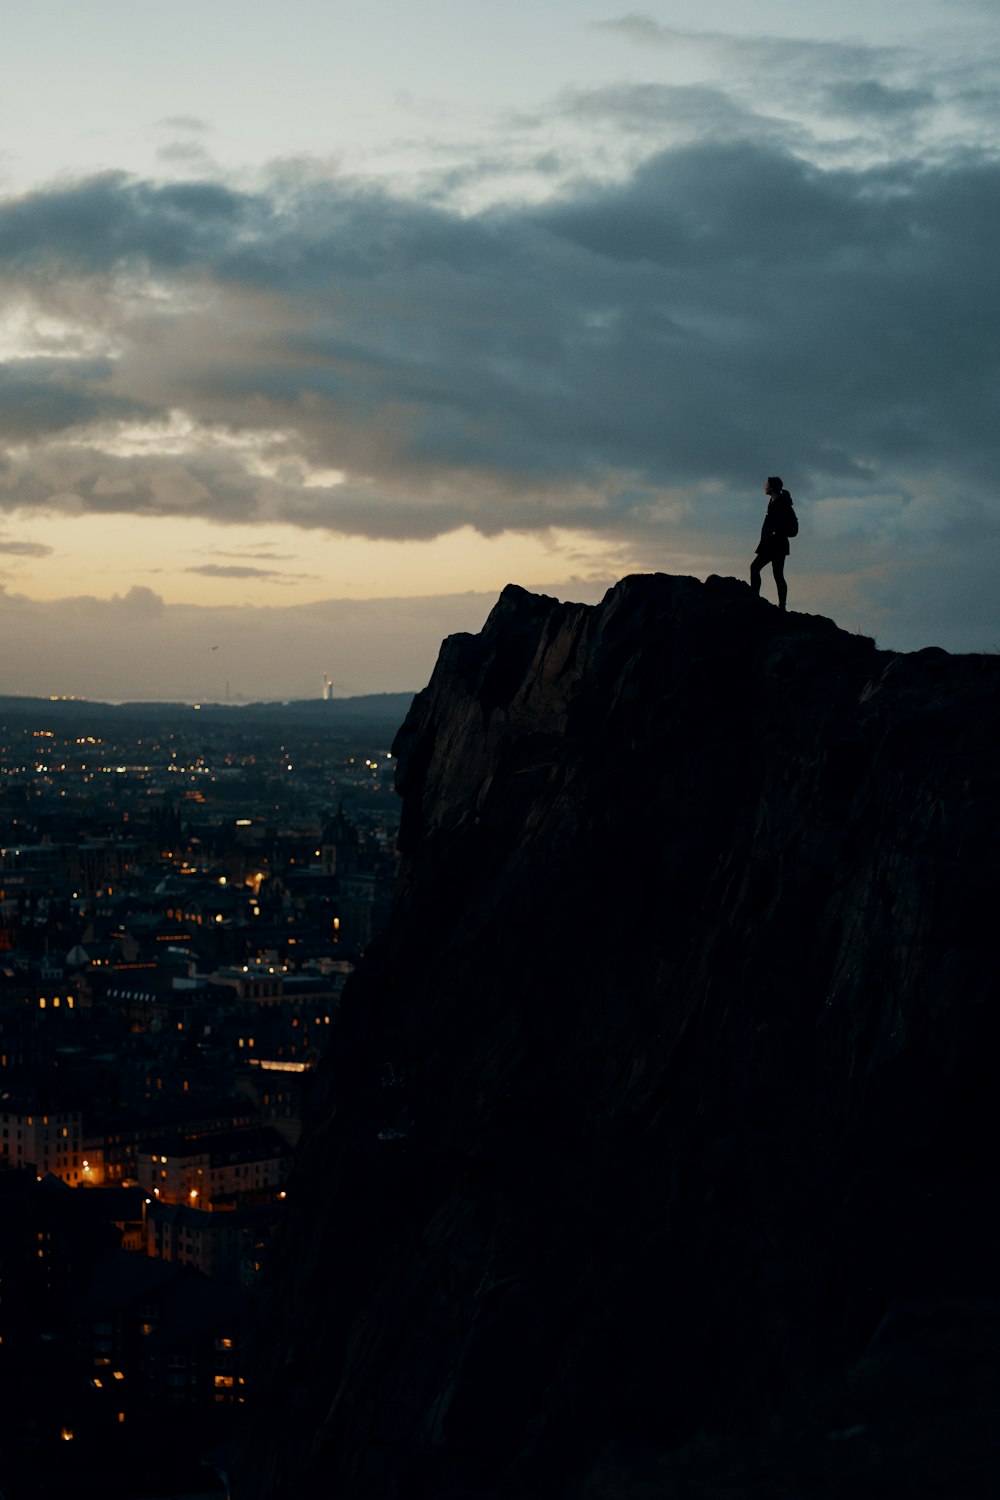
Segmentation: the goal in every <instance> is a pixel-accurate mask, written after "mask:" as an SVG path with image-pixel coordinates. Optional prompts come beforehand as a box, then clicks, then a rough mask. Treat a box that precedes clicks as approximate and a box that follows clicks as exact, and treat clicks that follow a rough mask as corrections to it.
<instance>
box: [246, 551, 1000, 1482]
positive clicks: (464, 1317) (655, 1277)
mask: <svg viewBox="0 0 1000 1500" xmlns="http://www.w3.org/2000/svg"><path fill="white" fill-rule="evenodd" d="M998 721H1000V659H997V658H994V657H985V656H966V657H955V656H949V655H947V654H946V653H945V652H943V651H939V650H935V649H930V650H926V651H921V652H918V653H916V654H913V655H896V654H893V653H891V652H880V651H878V650H876V648H875V645H874V643H873V642H872V641H871V640H868V639H866V638H864V637H860V636H854V635H848V634H845V633H844V632H842V631H841V630H839V629H838V628H837V627H836V626H835V625H834V624H833V623H832V622H831V621H829V620H825V619H822V618H819V617H813V616H808V615H798V614H787V615H785V614H781V613H779V612H778V611H777V610H775V609H774V608H773V607H772V606H770V605H769V604H767V603H765V602H763V601H762V600H759V599H755V598H753V597H752V596H751V594H750V592H749V589H748V588H747V587H746V586H745V585H744V584H741V583H737V582H736V581H734V580H731V579H720V578H710V579H708V580H707V582H705V583H700V582H698V581H696V580H694V579H690V578H674V577H666V576H662V575H657V576H643V577H632V578H627V579H625V580H624V581H623V582H622V583H620V584H619V585H618V586H617V587H616V588H614V589H613V590H611V592H610V593H609V594H608V595H607V597H606V598H605V600H604V601H603V603H602V604H600V605H599V606H593V607H590V606H583V605H569V604H560V603H557V602H556V601H555V600H552V599H548V598H544V597H537V596H533V595H530V594H528V593H525V592H524V591H523V590H521V589H518V588H515V587H511V588H508V589H506V590H505V592H504V593H503V595H502V596H501V598H500V600H499V602H498V604H497V606H496V608H495V609H494V611H493V613H492V615H491V616H490V619H489V621H488V622H487V624H486V626H485V628H484V629H483V631H482V633H481V634H480V635H478V636H475V637H472V636H456V637H452V638H451V639H449V640H447V641H445V643H444V645H443V646H442V649H441V654H440V658H439V661H438V664H437V667H436V669H435V672H434V675H433V677H432V680H431V682H430V684H429V686H428V687H427V688H426V690H425V691H424V692H422V693H421V694H419V695H418V697H417V698H416V699H415V701H414V704H413V707H412V709H411V711H410V714H409V717H408V719H407V721H406V724H405V726H404V727H403V729H402V731H401V732H400V734H399V737H398V741H397V746H396V749H397V754H398V758H399V770H398V788H399V791H400V793H401V795H402V797H403V823H402V831H401V838H400V846H401V855H402V862H401V872H400V879H399V886H398V891H397V896H396V901H395V906H394V911H393V916H392V920H391V923H390V927H389V930H388V932H387V933H386V935H385V937H384V939H383V941H382V943H381V946H380V947H379V948H378V951H377V952H373V954H372V956H371V958H370V960H369V961H368V962H367V963H366V965H365V966H364V967H363V969H362V970H361V971H360V972H359V973H358V974H357V975H356V976H355V977H354V978H353V979H352V981H351V983H350V984H349V986H348V990H347V992H346V994H345V998H344V1003H343V1008H342V1011H341V1014H340V1016H339V1018H338V1021H337V1025H336V1028H335V1032H334V1036H333V1039H332V1043H331V1046H330V1049H329V1053H328V1056H327V1058H326V1060H325V1063H324V1066H323V1069H322V1071H321V1075H320V1077H319V1080H318V1084H317V1090H316V1095H315V1099H314V1106H313V1120H312V1124H311V1127H310V1129H309V1131H308V1133H307V1136H306V1137H305V1139H304V1141H303V1143H302V1146H301V1148H300V1153H299V1157H298V1162H297V1169H296V1175H295V1177H294V1178H293V1184H292V1192H291V1199H292V1202H291V1208H290V1220H289V1225H288V1231H287V1233H286V1234H285V1235H284V1238H283V1240H282V1243H281V1245H280V1246H279V1250H278V1254H277V1256H276V1276H275V1284H274V1292H273V1306H272V1308H271V1313H270V1322H269V1324H268V1329H267V1336H266V1340H265V1350H264V1353H263V1355H262V1358H261V1368H260V1370H259V1373H258V1397H257V1399H258V1411H259V1413H260V1417H259V1420H258V1422H257V1429H258V1432H257V1437H256V1438H255V1440H254V1442H253V1443H252V1444H251V1445H250V1448H249V1451H248V1454H247V1455H246V1457H245V1469H246V1473H247V1475H250V1474H252V1476H253V1481H252V1482H251V1479H250V1478H249V1477H245V1478H244V1484H243V1490H242V1493H245V1494H251V1493H254V1494H258V1495H261V1496H264V1497H267V1500H292V1497H295V1500H301V1497H311V1496H318V1495H323V1496H327V1495H329V1496H331V1497H337V1500H348V1497H350V1500H355V1497H364V1500H369V1497H370V1500H418V1497H419V1500H423V1497H428V1500H429V1497H434V1500H439V1497H440V1500H446V1497H447V1500H459V1497H465V1500H472V1497H480V1496H482V1497H485V1496H491V1497H505V1500H513V1497H534V1496H539V1497H541V1496H545V1497H561V1496H567V1497H577V1496H579V1497H581V1500H582V1497H587V1500H598V1497H610V1496H635V1497H636V1500H639V1497H642V1500H650V1497H652V1496H654V1495H655V1496H660V1495H664V1496H673V1495H692V1496H693V1495H706V1494H711V1495H714V1494H719V1495H720V1496H721V1495H723V1494H725V1495H726V1496H731V1495H737V1494H740V1495H741V1494H743V1493H746V1494H747V1495H750V1494H751V1493H752V1494H753V1495H755V1496H762V1495H772V1494H773V1495H785V1494H788V1495H789V1496H792V1495H796V1496H800V1495H803V1494H811V1493H813V1492H814V1491H813V1489H811V1488H810V1484H811V1482H812V1481H811V1479H810V1475H811V1474H812V1475H813V1476H814V1477H816V1476H819V1477H817V1478H816V1486H817V1487H816V1489H815V1493H817V1494H821V1493H822V1494H828V1493H836V1494H840V1493H851V1494H852V1495H854V1494H861V1495H867V1494H868V1493H871V1494H873V1495H874V1494H879V1495H884V1494H892V1493H897V1492H898V1493H904V1492H905V1493H908V1494H923V1493H927V1494H932V1493H933V1494H939V1493H955V1494H962V1495H963V1496H970V1495H975V1494H979V1493H980V1492H981V1493H983V1494H986V1493H989V1492H991V1490H990V1488H989V1486H991V1485H995V1484H996V1479H997V1473H996V1468H995V1464H996V1447H995V1443H994V1438H995V1430H994V1428H993V1423H995V1418H994V1417H993V1415H992V1413H993V1411H994V1409H995V1408H994V1406H993V1405H991V1404H990V1403H991V1402H993V1401H994V1400H995V1396H996V1394H997V1393H998V1390H1000V1357H998V1348H1000V1340H998V1330H1000V1302H998V1301H995V1300H993V1299H995V1298H996V1295H997V1294H996V1286H997V1280H998V1270H997V1257H998V1250H997V1244H998V1236H997V1229H998V1198H997V1185H998V1184H997V1164H996V1153H997V1141H998V1139H1000V1135H998V1131H997V1128H996V1127H997V1119H996V1116H997V1105H996V1099H997V1090H996V1085H995V1082H994V1074H995V1072H996V1069H997V1067H998V1063H1000V1011H998V996H997V989H996V978H995V976H996V956H995V936H994V933H995V912H996V910H997V899H996V897H997V853H998V851H997V812H998V808H1000V788H998V756H997V745H998ZM984 1403H985V1404H984ZM987 1413H988V1415H987ZM831 1474H833V1475H834V1476H840V1478H839V1480H837V1481H836V1482H834V1483H833V1487H832V1489H827V1488H825V1485H826V1482H827V1478H828V1477H829V1475H831ZM901 1475H903V1476H904V1477H905V1476H907V1475H909V1477H910V1479H911V1480H912V1483H909V1484H908V1485H907V1484H906V1483H904V1482H903V1481H902V1480H900V1476H901ZM945 1475H946V1476H949V1477H950V1478H952V1479H954V1480H955V1487H954V1489H949V1488H948V1487H947V1485H945V1487H944V1488H940V1487H939V1488H934V1485H935V1484H938V1485H940V1484H941V1483H943V1482H944V1481H943V1478H942V1476H945ZM741 1476H742V1477H741ZM782 1476H785V1477H784V1478H783V1477H782ZM880 1476H881V1477H880ZM956 1476H957V1478H956ZM786 1480H787V1483H786ZM897 1480H900V1488H899V1489H898V1490H896V1489H894V1488H893V1485H894V1484H895V1482H896V1481H897ZM758 1481H759V1483H758ZM821 1481H822V1482H821ZM838 1483H839V1484H840V1486H841V1487H840V1488H838ZM923 1484H928V1485H930V1488H927V1489H926V1491H925V1490H924V1489H923V1488H921V1485H923ZM741 1485H744V1486H745V1487H744V1488H741ZM755 1485H757V1487H754V1486H755ZM979 1485H983V1486H984V1487H983V1488H982V1490H980V1488H978V1487H977V1486H979ZM769 1486H770V1487H769ZM240 1493H241V1491H240V1490H237V1494H240Z"/></svg>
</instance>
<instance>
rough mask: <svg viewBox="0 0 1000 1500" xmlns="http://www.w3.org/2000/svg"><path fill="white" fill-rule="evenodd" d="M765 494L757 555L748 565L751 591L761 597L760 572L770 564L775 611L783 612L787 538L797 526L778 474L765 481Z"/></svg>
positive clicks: (787, 550)
mask: <svg viewBox="0 0 1000 1500" xmlns="http://www.w3.org/2000/svg"><path fill="white" fill-rule="evenodd" d="M764 494H765V495H767V496H768V502H767V512H766V514H765V516H764V524H763V526H762V527H761V528H760V541H759V542H758V543H757V555H756V557H755V558H754V560H753V562H752V563H751V564H750V587H751V588H752V589H753V591H754V593H755V594H759V593H760V570H761V568H762V567H763V566H764V564H765V563H770V564H771V572H772V573H773V574H774V582H775V585H776V586H777V590H778V608H779V609H784V607H785V600H786V599H787V598H788V585H787V584H786V582H785V558H786V557H787V556H788V553H789V550H790V549H789V546H788V538H789V537H790V536H797V535H798V530H799V523H798V521H797V520H796V517H795V510H794V508H793V506H792V497H791V495H790V494H789V493H788V491H787V490H786V489H785V487H784V485H783V484H782V482H781V480H780V479H779V478H778V476H777V474H772V475H771V476H770V477H769V478H768V479H767V480H766V481H765V484H764Z"/></svg>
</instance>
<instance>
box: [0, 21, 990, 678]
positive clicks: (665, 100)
mask: <svg viewBox="0 0 1000 1500" xmlns="http://www.w3.org/2000/svg"><path fill="white" fill-rule="evenodd" d="M7 31H8V36H7V43H6V51H7V55H8V59H9V67H8V76H7V78H6V79H5V83H4V88H3V91H2V93H0V122H2V124H3V127H4V141H5V149H4V152H3V154H2V155H0V286H2V301H0V621H2V623H3V627H4V632H5V639H6V641H7V647H8V650H7V671H6V673H5V682H4V690H5V691H6V692H9V693H17V694H29V695H41V696H45V695H48V694H71V693H72V694H79V695H80V696H89V697H96V698H107V699H119V698H177V699H181V700H197V699H200V698H203V699H206V700H214V701H225V700H226V699H229V700H231V701H236V702H238V701H244V700H246V699H261V698H285V697H307V696H319V695H320V691H321V688H320V684H321V681H322V678H323V675H324V674H328V675H329V677H330V679H331V680H332V683H333V691H334V692H335V693H336V694H337V695H338V696H340V695H351V694H360V693H367V692H379V691H409V690H416V689H418V688H420V687H421V686H422V685H423V683H424V682H426V680H427V678H428V676H429V674H430V670H431V668H432V666H433V662H434V659H435V656H436V653H437V648H438V645H439V643H440V640H441V639H442V637H443V636H445V635H447V634H450V633H452V632H453V631H455V630H477V629H478V628H479V627H480V626H481V625H482V623H483V621H484V619H485V617H486V615H487V614H488V612H489V609H490V608H491V606H492V604H493V602H494V601H495V599H496V597H497V595H498V594H499V592H500V590H501V589H502V587H503V586H504V585H505V584H506V583H508V582H516V583H519V584H521V585H523V586H524V587H526V588H530V589H536V590H538V591H541V592H547V593H552V594H555V595H556V596H558V597H561V598H566V599H574V600H582V601H585V602H596V601H597V600H598V599H599V598H600V597H601V596H602V594H603V593H604V592H605V590H606V589H607V588H608V587H610V586H611V585H612V584H613V583H614V582H615V581H616V580H617V579H618V578H619V577H621V576H623V575H625V574H627V573H629V572H643V571H662V572H669V573H686V574H692V575H694V576H697V577H702V578H703V577H705V576H707V575H708V574H710V573H721V574H732V575H735V576H737V577H746V573H747V568H748V565H749V561H750V558H751V556H752V553H753V548H754V546H755V544H756V540H757V534H758V530H759V526H760V520H761V516H762V512H763V496H762V493H761V491H762V484H763V480H764V477H765V476H766V475H767V474H768V473H773V472H775V471H777V472H780V473H781V475H782V477H783V478H784V480H785V483H786V484H787V485H788V487H789V488H790V489H791V491H792V493H793V496H794V497H795V500H796V505H797V508H798V511H799V516H800V523H801V532H800V535H799V537H798V538H797V539H796V541H795V542H794V543H793V550H792V558H791V562H790V566H789V570H788V572H789V586H790V593H789V604H790V607H791V608H793V609H802V610H806V611H809V612H815V613H822V614H827V615H830V616H832V617H833V618H834V619H835V620H836V621H837V622H838V624H840V625H842V626H844V627H845V628H848V629H852V630H858V631H861V632H863V633H865V634H870V635H873V636H875V637H876V638H877V639H878V642H879V644H880V645H882V646H886V647H889V648H892V649H900V650H914V649H919V648H920V647H922V646H925V645H931V644H934V645H942V646H944V647H946V648H947V649H950V650H953V651H975V650H992V649H995V648H996V646H997V644H998V642H1000V616H998V606H997V598H996V588H995V583H994V576H993V575H994V572H995V568H994V565H993V556H992V554H993V547H991V545H990V543H991V542H992V541H994V540H995V539H996V536H997V531H998V509H997V498H996V490H995V479H994V475H995V472H996V468H997V461H996V460H997V455H996V453H995V447H996V438H995V436H994V431H995V419H994V415H993V409H992V408H993V405H994V401H993V395H994V391H995V386H996V376H997V363H998V360H997V356H998V350H997V335H996V330H995V318H993V317H992V316H991V308H992V303H993V301H994V300H995V292H994V291H993V288H994V283H995V269H994V266H995V253H994V248H993V247H994V242H995V239H996V214H997V208H996V205H997V202H998V195H997V186H998V182H997V178H998V163H997V147H998V132H997V121H996V108H995V102H994V101H995V97H996V92H995V84H996V75H997V71H998V63H1000V25H998V20H997V16H996V12H995V9H994V8H993V7H991V6H990V5H987V4H982V3H978V0H948V3H945V0H918V3H913V4H908V5H907V6H905V7H904V6H902V5H890V6H883V7H878V8H873V7H871V6H868V5H862V4H860V3H856V0H852V3H846V4H845V3H838V4H836V5H834V4H832V3H825V0H820V3H817V4H815V5H813V6H810V7H809V8H808V10H807V12H805V13H804V12H803V8H802V7H798V6H794V5H792V4H791V3H790V0H762V3H759V4H757V5H755V6H753V7H750V8H748V7H746V6H745V5H737V4H735V3H732V0H707V3H701V4H698V5H695V4H694V3H693V0H672V3H669V4H668V3H665V0H658V3H652V4H648V5H646V6H644V7H643V8H642V10H641V11H626V10H618V9H616V8H615V7H609V6H607V5H603V4H594V3H584V0H544V3H542V4H538V3H535V4H532V5H530V6H529V5H526V4H523V3H521V0H517V3H514V4H510V5H505V6H504V7H503V8H502V10H501V8H500V7H498V6H496V5H495V4H491V3H486V0H461V3H458V0H432V3H431V4H430V5H429V6H428V7H424V8H422V9H421V10H420V11H415V10H413V8H412V7H406V6H404V5H403V4H402V3H401V0H390V3H386V4H385V5H383V6H382V7H380V8H379V10H378V11H377V12H371V13H370V14H368V15H364V14H360V13H356V12H355V10H354V8H349V7H342V6H329V5H319V4H318V3H315V0H290V3H289V4H288V5H286V6H284V7H282V8H281V9H280V11H274V12H271V11H269V10H267V9H266V8H265V9H262V10H261V11H260V12H258V13H247V12H246V10H245V8H241V9H237V8H236V7H235V6H233V5H231V4H230V3H229V0H220V3H217V4H215V5H214V6H212V7H210V8H206V7H205V6H203V5H201V6H197V7H196V6H194V5H193V4H190V3H188V0H181V3H179V5H178V6H176V7H174V8H173V10H172V11H171V14H170V16H165V15H158V14H154V13H153V12H149V11H142V12H139V11H137V10H136V8H135V7H131V6H127V5H125V4H124V3H121V0H98V3H96V4H94V5H92V6H89V7H87V8H86V11H85V12H84V11H83V10H82V9H81V8H79V7H74V6H72V5H71V4H69V3H61V0H50V3H47V4H43V5H39V6H37V7H33V8H31V9H30V10H28V9H23V10H21V11H20V12H19V13H18V14H16V15H14V16H12V17H11V18H8V25H7Z"/></svg>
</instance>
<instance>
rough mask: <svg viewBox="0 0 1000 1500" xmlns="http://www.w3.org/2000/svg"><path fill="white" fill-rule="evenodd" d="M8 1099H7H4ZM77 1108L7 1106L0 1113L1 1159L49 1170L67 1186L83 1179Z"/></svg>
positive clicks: (39, 1171) (39, 1170)
mask: <svg viewBox="0 0 1000 1500" xmlns="http://www.w3.org/2000/svg"><path fill="white" fill-rule="evenodd" d="M5 1102H8V1101H5ZM80 1140H81V1128H80V1111H79V1110H78V1109H74V1110H49V1111H46V1110H35V1109H27V1108H23V1107H22V1108H20V1109H14V1108H11V1107H8V1108H7V1109H5V1110H4V1112H3V1113H2V1114H0V1162H2V1163H3V1164H4V1165H5V1166H8V1167H31V1168H33V1169H34V1172H35V1175H36V1176H37V1177H45V1176H46V1175H47V1174H48V1173H51V1174H52V1176H53V1177H58V1178H60V1179H61V1180H62V1181H63V1182H65V1183H68V1184H69V1186H70V1187H77V1186H79V1184H80V1183H82V1182H84V1181H85V1180H86V1179H85V1176H84V1167H83V1152H82V1149H81V1144H80Z"/></svg>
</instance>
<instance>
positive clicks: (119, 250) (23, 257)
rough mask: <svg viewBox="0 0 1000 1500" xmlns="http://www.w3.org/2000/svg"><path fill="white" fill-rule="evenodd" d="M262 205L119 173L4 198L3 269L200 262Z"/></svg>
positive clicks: (100, 270)
mask: <svg viewBox="0 0 1000 1500" xmlns="http://www.w3.org/2000/svg"><path fill="white" fill-rule="evenodd" d="M261 209H262V205H261V204H260V203H259V202H258V201H257V200H256V199H254V198H252V197H248V196H247V195H245V194H241V193H236V192H233V191H231V190H230V189H229V188H226V187H223V186H222V185H221V184H219V183H214V182H191V183H171V184H167V185H166V186H158V185H153V184H151V183H145V182H136V181H133V180H132V179H130V178H128V177H126V176H125V174H124V173H120V172H109V173H106V174H104V175H102V176H100V177H95V178H90V179H88V180H86V181H83V182H76V183H70V184H68V185H66V186H57V187H54V188H49V189H44V190H39V191H37V192H33V193H28V194H25V195H24V196H23V197H21V198H15V199H9V200H7V201H6V202H4V203H3V205H2V207H0V269H2V270H6V271H8V272H10V271H15V272H21V273H29V274H31V275H37V274H38V273H40V272H41V273H44V272H48V273H49V274H51V273H52V271H54V270H62V271H64V272H75V273H80V274H97V275H102V274H106V273H108V272H110V271H113V270H120V269H126V268H128V267H135V266H148V267H150V268H152V269H154V270H173V271H178V270H183V269H184V268H185V267H202V266H204V265H206V264H210V263H211V261H212V260H213V259H214V258H216V257H218V256H219V255H220V254H224V253H225V250H226V248H227V247H231V246H232V244H233V243H234V237H235V236H236V235H237V234H238V231H239V227H240V225H241V223H243V222H245V221H247V220H248V219H254V220H255V221H256V230H257V233H258V234H259V233H260V230H261V227H262V224H261Z"/></svg>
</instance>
